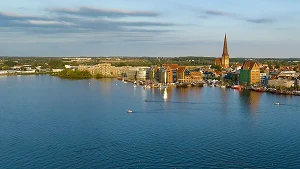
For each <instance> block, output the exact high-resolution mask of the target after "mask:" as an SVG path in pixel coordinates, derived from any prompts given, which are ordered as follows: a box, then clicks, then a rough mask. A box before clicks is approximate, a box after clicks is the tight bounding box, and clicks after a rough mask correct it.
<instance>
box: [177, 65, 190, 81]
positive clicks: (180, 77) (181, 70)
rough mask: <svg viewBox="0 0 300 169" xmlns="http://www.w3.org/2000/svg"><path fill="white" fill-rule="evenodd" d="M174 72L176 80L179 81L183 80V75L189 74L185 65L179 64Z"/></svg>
mask: <svg viewBox="0 0 300 169" xmlns="http://www.w3.org/2000/svg"><path fill="white" fill-rule="evenodd" d="M176 74H177V81H178V82H179V83H183V82H185V76H186V75H189V72H188V70H187V68H186V66H179V67H178V69H177V73H176Z"/></svg>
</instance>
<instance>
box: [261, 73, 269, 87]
mask: <svg viewBox="0 0 300 169" xmlns="http://www.w3.org/2000/svg"><path fill="white" fill-rule="evenodd" d="M260 84H261V85H262V86H267V85H268V76H267V73H260Z"/></svg>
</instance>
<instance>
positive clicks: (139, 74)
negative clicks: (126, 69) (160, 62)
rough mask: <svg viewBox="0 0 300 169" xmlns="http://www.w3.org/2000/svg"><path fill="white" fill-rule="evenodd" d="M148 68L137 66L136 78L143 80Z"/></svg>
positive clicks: (145, 77)
mask: <svg viewBox="0 0 300 169" xmlns="http://www.w3.org/2000/svg"><path fill="white" fill-rule="evenodd" d="M148 69H149V68H148V67H147V68H139V69H138V71H137V72H136V80H141V81H145V80H146V79H147V74H148V71H147V70H148Z"/></svg>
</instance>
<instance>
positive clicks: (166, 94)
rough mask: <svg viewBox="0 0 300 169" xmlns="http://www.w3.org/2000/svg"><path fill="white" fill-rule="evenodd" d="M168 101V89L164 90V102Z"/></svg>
mask: <svg viewBox="0 0 300 169" xmlns="http://www.w3.org/2000/svg"><path fill="white" fill-rule="evenodd" d="M167 99H168V92H167V88H165V89H164V94H163V100H164V101H167Z"/></svg>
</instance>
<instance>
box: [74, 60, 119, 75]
mask: <svg viewBox="0 0 300 169" xmlns="http://www.w3.org/2000/svg"><path fill="white" fill-rule="evenodd" d="M78 70H79V71H89V72H90V74H91V75H93V76H95V75H97V74H99V75H102V76H105V77H115V76H120V75H121V70H120V69H119V68H117V67H115V66H111V64H110V63H101V64H97V65H93V66H85V65H79V66H78Z"/></svg>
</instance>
